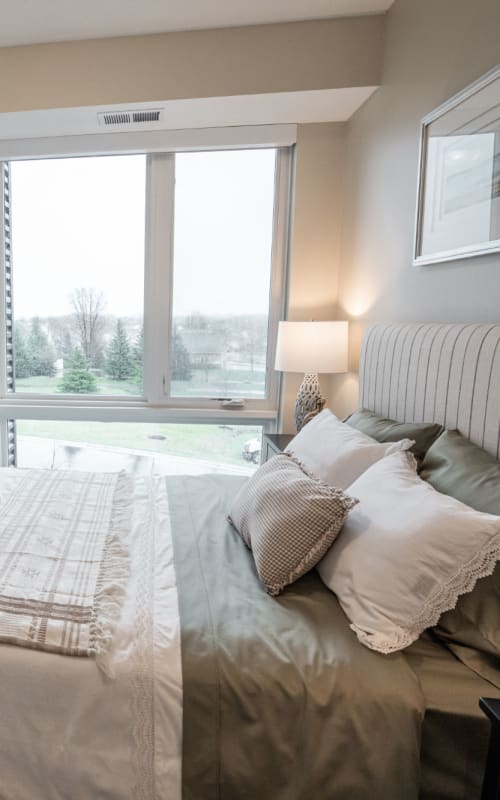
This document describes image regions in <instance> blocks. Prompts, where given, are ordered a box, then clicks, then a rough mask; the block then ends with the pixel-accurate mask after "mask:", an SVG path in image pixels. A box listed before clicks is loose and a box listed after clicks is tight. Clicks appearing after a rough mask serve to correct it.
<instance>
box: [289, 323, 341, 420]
mask: <svg viewBox="0 0 500 800" xmlns="http://www.w3.org/2000/svg"><path fill="white" fill-rule="evenodd" d="M347 341H348V323H347V322H280V323H279V327H278V338H277V341H276V363H275V369H277V370H280V371H281V372H303V373H305V374H304V379H303V381H302V383H301V385H300V388H299V391H298V393H297V399H296V401H295V424H296V426H297V430H298V431H300V429H301V428H302V426H303V425H304V422H305V421H306V422H308V421H309V419H310V417H312V416H314V415H315V414H318V413H319V412H320V411H321V410H322V409H323V408H324V405H325V400H324V398H323V397H322V396H321V391H320V386H319V380H318V372H329V373H333V372H347V360H348V358H347V357H348V354H347ZM306 418H307V419H306Z"/></svg>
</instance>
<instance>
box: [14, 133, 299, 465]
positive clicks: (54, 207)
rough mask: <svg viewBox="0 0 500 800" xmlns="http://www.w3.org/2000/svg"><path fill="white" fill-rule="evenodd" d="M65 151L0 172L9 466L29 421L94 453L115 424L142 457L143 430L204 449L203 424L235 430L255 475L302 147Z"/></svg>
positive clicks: (269, 411)
mask: <svg viewBox="0 0 500 800" xmlns="http://www.w3.org/2000/svg"><path fill="white" fill-rule="evenodd" d="M55 155H56V154H55V153H54V154H53V155H51V157H46V158H43V159H41V158H34V159H33V158H32V159H29V160H17V161H12V162H10V163H9V162H6V161H4V162H3V163H1V169H2V176H3V188H4V191H3V195H2V208H1V211H2V216H1V219H2V220H3V224H2V236H1V238H0V247H1V248H2V249H3V259H2V260H3V266H4V278H5V281H4V286H3V294H4V306H5V312H4V320H3V322H4V324H3V325H2V326H1V337H2V339H3V343H2V347H1V348H0V353H1V354H2V355H3V357H2V358H1V359H0V430H1V441H2V445H3V447H2V457H3V463H6V462H7V460H9V459H10V462H11V463H12V461H13V459H14V458H15V443H16V438H17V436H18V437H24V439H23V441H25V439H26V435H27V434H26V430H27V426H28V427H29V425H32V426H33V425H35V423H36V424H37V425H38V426H39V430H43V425H42V424H41V423H42V422H45V423H46V425H47V424H49V421H51V423H52V424H54V425H57V424H60V425H59V430H62V425H63V423H64V424H65V425H70V426H71V425H73V428H72V430H73V431H75V430H79V435H80V434H81V432H82V430H83V429H82V426H81V425H80V427H79V426H78V424H77V423H83V422H84V423H85V426H84V430H86V431H87V433H88V437H89V441H88V442H85V440H84V441H83V442H80V444H83V445H85V444H88V445H91V444H92V445H95V441H94V438H92V437H93V436H94V433H92V436H91V431H94V432H95V431H98V430H99V431H101V433H100V434H99V436H101V435H102V431H103V428H102V427H100V423H102V422H108V423H113V424H119V423H123V424H125V425H126V428H124V429H123V430H124V431H125V430H127V431H128V434H127V436H128V437H129V440H130V441H129V444H128V445H126V446H127V447H129V448H130V449H134V441H135V435H136V434H135V433H134V430H133V425H132V423H136V424H137V425H153V424H154V425H163V426H164V425H173V424H176V425H178V426H185V427H184V428H183V429H182V428H181V427H179V428H178V433H179V434H180V433H181V432H182V430H183V431H184V436H185V438H186V442H188V441H189V440H191V441H193V442H196V441H198V444H197V445H196V446H197V447H198V448H199V449H200V452H202V450H203V447H204V445H203V442H206V441H208V440H209V439H210V436H209V435H208V434H207V431H206V430H205V432H204V433H203V430H202V429H203V428H204V426H217V429H218V430H219V431H222V430H224V429H226V427H227V429H232V430H233V431H234V430H237V431H238V437H240V439H242V441H240V439H238V443H237V446H236V445H234V441H233V445H232V446H236V449H237V450H238V454H237V456H235V455H234V453H235V452H236V451H234V447H233V457H234V458H237V461H240V460H241V462H242V465H243V467H245V468H248V464H249V463H250V464H251V463H252V462H253V461H255V462H256V461H258V450H259V447H258V441H259V440H260V435H261V432H262V429H263V428H266V426H270V427H274V426H275V424H276V422H275V420H276V416H277V409H278V390H279V378H278V375H277V373H275V371H274V369H273V360H274V340H275V333H276V329H277V323H278V320H279V319H280V318H281V317H282V314H283V308H284V285H285V269H284V268H285V262H286V246H287V245H286V243H287V225H288V213H289V195H290V174H291V150H290V148H289V147H270V146H258V147H252V148H249V147H246V148H245V147H241V148H239V149H229V150H228V149H226V150H224V149H220V150H218V149H213V145H212V149H210V150H199V151H189V152H179V153H175V152H167V153H161V152H154V153H149V154H148V153H143V154H137V153H132V154H129V155H117V154H109V155H94V154H89V155H81V154H78V157H76V155H73V154H70V155H67V156H64V157H54V156H55ZM228 400H232V401H233V403H232V404H231V405H228V404H227V401H228ZM33 409H36V413H33ZM30 420H31V422H29V425H28V421H30ZM73 423H74V424H73ZM91 423H94V424H95V425H97V427H95V428H92V425H91ZM16 425H17V434H16ZM128 426H130V427H128ZM195 426H198V434H199V435H198V437H196V436H194V434H193V432H192V431H191V433H190V432H189V431H190V429H191V428H194V427H195ZM240 428H241V430H240ZM112 429H113V430H114V431H115V432H117V431H118V428H117V427H116V426H115V427H114V428H113V426H112V425H110V429H109V433H111V430H112ZM31 430H32V437H31V438H32V439H33V438H34V437H36V436H39V438H40V439H43V437H44V436H45V434H43V433H42V434H40V435H39V434H36V433H33V427H32V429H31ZM137 430H139V429H138V428H137ZM145 430H146V429H145ZM214 430H215V427H214ZM202 433H203V435H202ZM247 434H248V436H247ZM137 435H139V434H137ZM141 435H142V434H141ZM158 436H163V433H158ZM207 437H208V438H207ZM49 438H51V439H53V441H56V440H59V439H58V436H56V435H54V436H51V437H49ZM171 438H172V437H171V436H170V439H171ZM226 439H227V441H229V439H228V438H227V437H226ZM63 440H64V436H61V441H63ZM223 440H224V436H222V435H219V436H218V441H219V442H222V441H223ZM79 441H80V440H79ZM141 441H142V444H143V445H144V448H139V449H145V450H146V451H149V450H150V449H151V442H154V441H156V443H157V444H156V445H155V447H156V448H157V449H158V450H159V451H160V452H161V450H162V447H163V445H159V444H158V442H161V441H164V440H162V439H160V438H158V439H156V440H155V439H151V440H148V439H147V435H146V434H145V438H144V437H143V438H142V440H141ZM231 441H232V440H231ZM19 442H21V438H19ZM145 442H146V444H144V443H145ZM242 442H243V443H242ZM248 442H250V443H251V444H249V445H248V447H247V448H246V449H245V447H244V446H245V445H246V444H247V443H248ZM25 444H26V443H25ZM25 444H24V445H23V447H24V450H23V453H24V455H22V459H21V461H23V462H25V461H26V457H25V453H26V447H25ZM31 445H32V451H33V452H34V449H33V448H34V446H35V445H34V444H33V442H31ZM110 446H111V445H110ZM113 446H115V445H113ZM40 447H42V449H43V447H45V445H43V446H42V445H40ZM217 447H219V445H217ZM238 448H239V449H238ZM215 449H216V450H217V448H215ZM222 449H223V450H224V447H223V448H222ZM45 450H46V447H45ZM240 451H241V452H240ZM20 453H21V450H20ZM243 453H245V455H242V454H243ZM189 457H193V454H192V453H191V455H190V456H189ZM215 461H217V459H215ZM243 462H245V463H243ZM20 463H21V462H20ZM214 463H215V462H214ZM220 463H227V464H228V465H229V464H230V463H231V462H230V459H229V460H227V459H226V460H224V458H223V459H222V460H221V461H220ZM240 466H241V464H240Z"/></svg>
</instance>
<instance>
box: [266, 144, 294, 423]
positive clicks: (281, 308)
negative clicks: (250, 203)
mask: <svg viewBox="0 0 500 800" xmlns="http://www.w3.org/2000/svg"><path fill="white" fill-rule="evenodd" d="M292 170H293V151H292V150H291V148H284V147H282V148H280V149H279V150H278V153H277V158H276V183H275V200H274V230H273V250H272V269H271V286H270V294H269V322H268V337H267V365H266V396H267V404H268V406H270V407H271V408H277V407H278V404H279V392H280V380H281V373H278V372H276V370H275V369H274V362H275V355H276V338H277V335H278V322H279V320H280V319H283V318H284V314H285V310H286V309H285V306H286V278H287V262H288V248H289V226H290V193H291V186H292Z"/></svg>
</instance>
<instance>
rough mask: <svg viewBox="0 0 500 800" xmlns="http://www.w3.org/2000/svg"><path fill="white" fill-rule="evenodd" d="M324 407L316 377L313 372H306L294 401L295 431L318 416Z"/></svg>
mask: <svg viewBox="0 0 500 800" xmlns="http://www.w3.org/2000/svg"><path fill="white" fill-rule="evenodd" d="M324 407H325V400H324V398H323V397H321V390H320V388H319V380H318V376H317V375H316V374H315V373H314V372H306V374H305V375H304V379H303V381H302V383H301V384H300V387H299V391H298V392H297V399H296V400H295V425H296V427H297V431H300V429H301V428H302V427H303V425H304V424H305V423H306V422H309V419H311V417H314V416H316V414H319V412H320V411H322V410H323V408H324ZM306 418H307V419H306Z"/></svg>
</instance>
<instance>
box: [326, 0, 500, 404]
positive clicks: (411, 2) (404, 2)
mask: <svg viewBox="0 0 500 800" xmlns="http://www.w3.org/2000/svg"><path fill="white" fill-rule="evenodd" d="M498 62H500V3H499V2H498V0H473V1H472V0H396V2H395V4H394V6H393V7H392V9H391V10H390V11H389V14H388V16H387V29H386V51H385V59H384V68H383V76H382V87H381V88H380V89H379V90H378V91H377V92H376V93H375V95H373V97H372V98H370V100H369V101H368V102H367V103H366V104H365V105H364V106H363V108H362V109H360V111H358V112H357V114H355V116H354V117H353V118H352V120H351V121H350V123H349V128H348V142H347V146H348V167H347V176H346V187H347V188H346V202H345V209H344V226H343V230H344V234H343V249H342V267H341V278H340V286H339V317H344V316H346V315H348V316H349V317H350V318H352V319H354V320H358V321H360V322H358V323H355V324H354V325H353V338H354V340H355V347H354V348H353V349H357V347H358V345H359V337H360V328H362V326H363V324H364V323H366V321H377V320H380V321H399V320H401V321H406V320H423V321H427V320H436V321H466V322H467V321H493V320H494V321H498V320H499V319H500V257H499V256H498V255H491V256H483V257H481V258H474V259H467V260H463V261H457V262H453V263H450V264H446V265H444V264H443V265H438V266H429V267H421V268H416V267H413V266H412V263H411V259H412V244H413V230H414V217H415V200H416V181H417V162H418V145H419V120H420V119H421V117H422V116H423V115H424V114H426V113H428V112H429V111H431V110H432V109H433V108H435V107H436V106H438V105H439V104H440V103H441V102H443V101H444V100H445V99H446V98H448V97H449V96H451V95H452V94H454V93H455V92H457V91H459V90H460V89H462V88H463V87H465V86H466V85H467V84H469V83H470V82H471V81H473V80H475V79H476V78H478V77H479V76H480V75H481V74H483V73H484V72H486V70H488V69H490V68H491V67H492V66H494V65H495V64H496V63H498ZM331 390H332V393H333V394H332V398H333V397H334V399H335V402H336V403H337V407H338V409H339V411H340V412H341V413H347V412H348V411H349V410H351V408H352V407H353V406H354V405H355V404H356V384H355V381H354V380H353V376H346V377H338V378H334V379H332V380H331Z"/></svg>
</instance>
